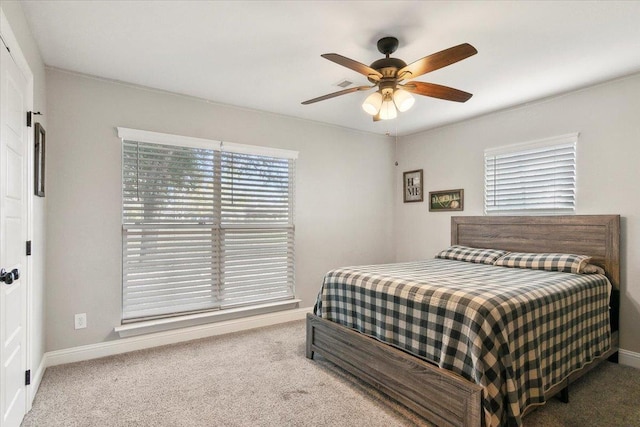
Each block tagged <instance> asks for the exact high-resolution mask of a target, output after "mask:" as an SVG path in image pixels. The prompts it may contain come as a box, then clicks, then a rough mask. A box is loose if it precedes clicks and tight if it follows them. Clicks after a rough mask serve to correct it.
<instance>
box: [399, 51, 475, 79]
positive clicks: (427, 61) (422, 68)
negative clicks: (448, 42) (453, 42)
mask: <svg viewBox="0 0 640 427" xmlns="http://www.w3.org/2000/svg"><path fill="white" fill-rule="evenodd" d="M476 53H478V51H477V50H476V48H475V47H473V46H471V45H470V44H469V43H463V44H460V45H458V46H454V47H450V48H449V49H445V50H442V51H440V52H437V53H434V54H432V55H429V56H425V57H424V58H422V59H418V60H417V61H416V62H412V63H411V64H409V65H407V66H406V67H403V68H401V69H400V70H398V77H399V78H400V79H401V80H402V79H404V80H410V79H414V78H416V77H418V76H421V75H423V74H425V73H428V72H431V71H435V70H437V69H440V68H442V67H446V66H447V65H451V64H455V63H456V62H458V61H462V60H463V59H465V58H468V57H470V56H473V55H475V54H476Z"/></svg>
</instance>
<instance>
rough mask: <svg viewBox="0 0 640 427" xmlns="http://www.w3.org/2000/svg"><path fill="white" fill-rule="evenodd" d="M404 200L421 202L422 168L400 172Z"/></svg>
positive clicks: (422, 196) (406, 201)
mask: <svg viewBox="0 0 640 427" xmlns="http://www.w3.org/2000/svg"><path fill="white" fill-rule="evenodd" d="M402 181H403V185H402V187H403V192H404V202H405V203H410V202H422V201H423V200H424V192H423V186H422V184H423V182H422V169H417V170H414V171H408V172H404V173H403V174H402Z"/></svg>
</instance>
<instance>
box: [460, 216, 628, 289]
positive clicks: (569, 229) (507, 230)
mask: <svg viewBox="0 0 640 427" xmlns="http://www.w3.org/2000/svg"><path fill="white" fill-rule="evenodd" d="M451 244H452V245H464V246H471V247H476V248H494V249H504V250H508V251H512V252H559V253H571V254H579V255H588V256H591V257H592V259H591V263H592V264H596V265H599V266H600V267H602V268H604V270H605V271H606V274H607V277H608V278H609V281H610V282H611V284H612V285H613V287H614V288H616V289H620V215H571V216H454V217H451Z"/></svg>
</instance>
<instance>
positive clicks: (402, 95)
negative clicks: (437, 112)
mask: <svg viewBox="0 0 640 427" xmlns="http://www.w3.org/2000/svg"><path fill="white" fill-rule="evenodd" d="M393 102H394V103H395V104H396V107H397V108H398V111H400V112H401V113H404V112H405V111H407V110H408V109H409V108H411V107H412V106H413V104H414V103H415V102H416V99H415V98H414V97H413V95H411V94H410V93H409V92H407V91H406V90H404V89H396V91H395V92H393Z"/></svg>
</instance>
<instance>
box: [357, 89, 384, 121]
mask: <svg viewBox="0 0 640 427" xmlns="http://www.w3.org/2000/svg"><path fill="white" fill-rule="evenodd" d="M381 105H382V94H381V93H380V92H373V93H372V94H371V95H369V96H367V98H366V99H365V100H364V102H363V103H362V109H363V110H364V111H365V112H366V113H367V114H371V115H372V116H375V115H376V114H378V111H380V106H381Z"/></svg>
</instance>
